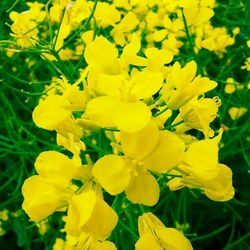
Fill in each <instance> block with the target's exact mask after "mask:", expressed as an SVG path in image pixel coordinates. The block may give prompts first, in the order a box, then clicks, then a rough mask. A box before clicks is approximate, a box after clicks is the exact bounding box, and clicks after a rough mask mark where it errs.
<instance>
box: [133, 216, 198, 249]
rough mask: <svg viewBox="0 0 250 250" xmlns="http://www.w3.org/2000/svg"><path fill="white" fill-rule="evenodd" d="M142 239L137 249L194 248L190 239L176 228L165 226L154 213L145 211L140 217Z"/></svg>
mask: <svg viewBox="0 0 250 250" xmlns="http://www.w3.org/2000/svg"><path fill="white" fill-rule="evenodd" d="M138 228H139V235H140V239H139V240H138V241H137V242H136V245H135V249H136V250H152V249H154V250H164V249H168V250H192V249H193V247H192V245H191V243H190V242H189V240H188V239H187V238H186V237H185V236H184V235H183V233H181V232H180V231H178V230H177V229H175V228H169V227H165V226H164V224H163V223H162V222H161V221H160V220H159V219H158V218H157V217H156V216H155V215H153V214H152V213H145V214H143V215H142V216H140V217H139V219H138Z"/></svg>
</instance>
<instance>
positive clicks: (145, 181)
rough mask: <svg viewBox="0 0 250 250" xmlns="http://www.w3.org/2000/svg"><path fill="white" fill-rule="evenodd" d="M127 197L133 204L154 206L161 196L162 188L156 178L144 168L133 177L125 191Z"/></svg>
mask: <svg viewBox="0 0 250 250" xmlns="http://www.w3.org/2000/svg"><path fill="white" fill-rule="evenodd" d="M125 192H126V197H127V198H128V199H129V200H130V201H132V202H133V203H138V204H143V205H146V206H154V205H155V204H156V203H157V201H158V199H159V195H160V188H159V185H158V183H157V181H156V180H155V178H154V177H153V176H152V175H151V174H150V173H149V172H147V171H145V170H144V169H143V168H141V167H139V168H138V169H137V172H136V173H135V174H134V175H133V176H131V180H130V183H129V186H128V187H127V188H126V190H125Z"/></svg>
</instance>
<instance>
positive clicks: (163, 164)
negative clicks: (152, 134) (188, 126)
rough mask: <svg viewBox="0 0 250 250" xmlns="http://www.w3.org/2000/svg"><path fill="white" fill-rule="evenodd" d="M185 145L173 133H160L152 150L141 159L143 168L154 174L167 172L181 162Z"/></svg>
mask: <svg viewBox="0 0 250 250" xmlns="http://www.w3.org/2000/svg"><path fill="white" fill-rule="evenodd" d="M184 150H185V145H184V143H183V141H182V140H181V139H180V138H179V137H178V136H177V135H175V134H174V133H172V132H169V131H161V132H160V136H159V140H158V143H157V144H156V146H155V148H154V150H153V151H152V152H151V153H150V154H148V155H146V157H145V158H144V159H143V163H144V166H145V167H146V168H147V169H150V170H152V171H155V172H159V173H161V172H167V171H169V170H171V169H172V168H174V167H176V166H177V165H178V164H179V162H180V161H181V160H182V157H183V155H184Z"/></svg>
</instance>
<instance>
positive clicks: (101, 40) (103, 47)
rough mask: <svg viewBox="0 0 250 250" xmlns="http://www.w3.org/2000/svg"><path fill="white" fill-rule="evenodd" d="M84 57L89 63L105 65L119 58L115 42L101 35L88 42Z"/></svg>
mask: <svg viewBox="0 0 250 250" xmlns="http://www.w3.org/2000/svg"><path fill="white" fill-rule="evenodd" d="M84 57H85V59H86V62H87V63H88V64H94V63H100V64H102V65H104V64H105V63H106V64H108V65H110V64H111V63H113V62H114V61H115V60H116V59H117V57H118V51H117V49H116V48H115V46H114V44H112V43H111V42H109V41H108V40H107V39H106V38H105V37H103V36H100V37H97V38H96V39H95V40H94V41H93V42H90V43H88V44H87V46H86V49H85V52H84Z"/></svg>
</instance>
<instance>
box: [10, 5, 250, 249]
mask: <svg viewBox="0 0 250 250" xmlns="http://www.w3.org/2000/svg"><path fill="white" fill-rule="evenodd" d="M28 6H29V9H28V10H27V11H25V12H23V13H17V12H11V13H10V18H11V20H12V21H13V23H12V25H11V36H12V37H13V38H14V39H15V40H16V45H18V46H19V48H22V49H32V48H33V49H34V48H36V49H39V51H40V59H41V60H45V61H46V62H49V63H52V65H56V66H55V68H57V66H58V67H60V66H61V65H64V64H63V61H69V62H71V61H73V60H76V61H79V64H77V66H76V67H75V69H74V72H68V71H69V70H68V68H67V67H65V68H62V70H60V73H61V76H60V77H56V76H54V77H53V79H52V81H51V84H50V85H48V86H46V91H45V94H43V95H42V96H41V98H40V100H39V103H38V105H37V106H36V107H35V109H34V110H33V113H32V118H33V121H34V123H35V124H36V125H37V126H38V127H40V128H42V129H45V130H48V131H51V132H52V131H53V132H54V133H55V134H56V142H57V145H58V150H57V151H56V150H49V151H44V152H41V153H40V154H39V155H38V157H37V158H36V161H35V170H36V172H37V174H36V175H33V176H31V177H29V178H28V179H26V180H25V182H24V184H23V187H22V194H23V196H24V202H23V209H24V211H25V212H26V213H27V214H28V216H29V217H30V218H31V220H32V221H34V222H36V223H39V225H40V223H42V222H43V221H44V220H45V219H46V218H48V217H49V216H51V215H52V214H54V213H55V212H61V213H63V215H64V218H63V221H64V228H63V229H61V230H62V232H64V233H65V238H64V239H61V238H58V239H57V240H56V242H55V244H54V249H55V250H56V249H72V250H73V249H75V250H77V249H81V250H84V249H85V250H101V249H103V250H115V249H116V246H115V244H114V243H113V242H111V240H110V238H109V236H110V235H111V234H112V231H113V230H114V229H115V227H116V225H117V224H118V223H119V222H120V221H121V218H120V216H119V213H118V212H117V209H116V205H117V204H116V201H117V200H118V199H120V197H122V200H123V201H124V200H126V201H129V202H131V203H133V204H138V206H141V205H142V206H146V207H152V206H157V204H158V201H159V200H160V193H161V190H162V188H163V185H164V188H168V189H169V192H172V191H175V190H179V189H182V188H186V189H188V190H191V189H196V190H199V191H200V193H202V194H204V195H205V196H206V197H207V198H209V199H210V200H213V201H217V202H224V201H228V200H230V199H232V198H233V197H234V192H235V191H234V188H233V185H232V171H231V170H230V168H229V167H228V166H226V165H224V164H221V163H220V162H219V157H218V154H219V148H220V146H221V144H220V141H221V138H222V136H223V128H220V127H219V126H217V127H216V126H214V125H213V123H214V121H215V120H216V119H217V118H218V111H219V107H220V106H221V100H220V98H219V97H217V96H213V92H212V90H214V89H215V88H216V87H217V85H218V84H217V82H216V81H213V80H211V79H210V78H209V77H207V76H206V74H204V73H203V72H201V71H200V70H199V63H198V61H197V60H195V59H196V56H197V54H198V53H199V51H200V50H201V49H206V50H209V51H213V52H215V53H216V54H217V55H219V56H220V57H222V56H223V53H224V52H225V50H226V47H227V46H230V45H233V44H234V37H235V36H236V35H237V34H238V33H239V30H238V29H237V28H236V29H234V30H233V31H232V35H229V34H228V32H227V30H226V28H225V27H213V25H212V23H211V21H210V19H211V18H212V16H213V15H214V11H213V9H214V8H215V6H216V4H215V1H213V0H192V1H186V0H177V1H171V0H145V1H139V0H130V1H128V0H124V1H123V0H114V1H109V2H106V1H102V2H101V1H87V0H76V1H75V2H71V1H68V0H53V1H51V3H48V4H47V5H44V4H40V3H38V2H34V3H28ZM48 40H49V42H47V41H48ZM187 44H189V49H190V50H192V51H191V53H192V54H193V60H186V61H184V60H178V59H177V57H176V56H177V55H179V54H180V53H181V51H182V50H184V49H185V48H186V47H187V46H186V45H187ZM10 51H11V48H10ZM9 56H11V54H9ZM70 60H71V61H70ZM82 62H84V63H85V64H83V65H84V66H83V67H80V66H79V65H82V64H81V63H82ZM53 63H55V64H53ZM247 63H248V61H247V62H246V65H245V66H243V68H246V69H247V70H248V64H247ZM78 66H79V67H78ZM64 70H65V72H63V71H64ZM64 73H65V74H64ZM74 73H76V74H78V75H77V78H74V76H75V74H74ZM76 79H77V80H76ZM231 82H232V81H231ZM227 83H228V84H229V83H230V80H228V81H227ZM236 88H238V86H237V87H235V89H236ZM226 90H227V92H233V91H234V90H232V89H231V87H230V86H229V87H228V85H226ZM233 112H234V111H232V113H233ZM241 113H244V112H243V111H241ZM97 138H99V140H97ZM159 180H164V183H163V182H162V181H161V182H160V181H159ZM120 208H121V209H123V208H122V205H121V206H120ZM124 209H126V208H124ZM138 233H139V237H138V240H137V241H136V242H134V243H135V249H136V250H146V249H150V250H151V249H155V250H158V249H159V250H161V249H162V250H163V249H168V250H191V249H193V248H192V246H191V243H190V242H189V240H188V239H187V238H186V237H185V235H184V233H183V232H181V231H179V230H177V229H175V228H169V227H165V226H164V224H163V223H162V222H161V221H160V220H159V219H158V218H157V217H156V216H155V215H153V214H152V213H150V212H145V211H143V212H142V213H141V215H140V216H139V218H138Z"/></svg>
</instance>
